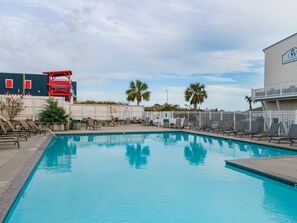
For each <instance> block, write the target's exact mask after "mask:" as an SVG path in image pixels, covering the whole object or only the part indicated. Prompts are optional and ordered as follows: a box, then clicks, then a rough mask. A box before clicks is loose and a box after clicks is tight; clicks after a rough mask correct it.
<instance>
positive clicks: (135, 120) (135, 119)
mask: <svg viewBox="0 0 297 223" xmlns="http://www.w3.org/2000/svg"><path fill="white" fill-rule="evenodd" d="M131 122H132V123H133V124H139V122H138V120H137V118H136V117H133V118H132V121H131Z"/></svg>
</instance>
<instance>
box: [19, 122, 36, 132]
mask: <svg viewBox="0 0 297 223" xmlns="http://www.w3.org/2000/svg"><path fill="white" fill-rule="evenodd" d="M20 123H21V126H22V129H23V130H27V131H30V132H33V133H34V135H36V134H37V130H36V129H32V128H31V127H30V126H29V125H28V123H27V122H26V121H25V120H20Z"/></svg>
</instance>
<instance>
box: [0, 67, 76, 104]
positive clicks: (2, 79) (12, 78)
mask: <svg viewBox="0 0 297 223" xmlns="http://www.w3.org/2000/svg"><path fill="white" fill-rule="evenodd" d="M72 90H73V92H74V95H75V96H76V95H77V83H76V81H72ZM0 94H23V95H32V96H48V75H46V74H27V73H4V72H0ZM74 100H76V97H74Z"/></svg>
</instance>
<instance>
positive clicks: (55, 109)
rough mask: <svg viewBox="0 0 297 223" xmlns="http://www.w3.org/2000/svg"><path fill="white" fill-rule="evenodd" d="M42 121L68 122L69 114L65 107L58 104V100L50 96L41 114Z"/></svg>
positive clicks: (51, 122)
mask: <svg viewBox="0 0 297 223" xmlns="http://www.w3.org/2000/svg"><path fill="white" fill-rule="evenodd" d="M39 117H40V121H42V122H46V123H50V124H53V123H54V122H58V123H64V124H65V123H67V120H68V115H67V114H66V112H65V110H64V108H62V107H59V106H58V102H57V101H56V100H55V99H53V98H49V99H48V100H47V105H46V106H45V109H44V110H42V112H41V113H40V115H39Z"/></svg>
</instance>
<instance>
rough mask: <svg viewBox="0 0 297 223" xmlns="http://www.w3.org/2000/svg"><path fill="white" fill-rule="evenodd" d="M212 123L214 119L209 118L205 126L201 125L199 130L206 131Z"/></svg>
mask: <svg viewBox="0 0 297 223" xmlns="http://www.w3.org/2000/svg"><path fill="white" fill-rule="evenodd" d="M212 124H213V120H208V121H207V122H206V124H205V125H204V126H201V127H200V129H199V130H198V131H200V130H203V131H204V132H206V131H207V130H208V129H210V128H212Z"/></svg>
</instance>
